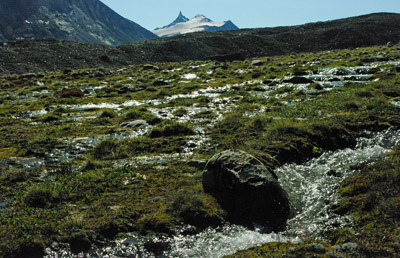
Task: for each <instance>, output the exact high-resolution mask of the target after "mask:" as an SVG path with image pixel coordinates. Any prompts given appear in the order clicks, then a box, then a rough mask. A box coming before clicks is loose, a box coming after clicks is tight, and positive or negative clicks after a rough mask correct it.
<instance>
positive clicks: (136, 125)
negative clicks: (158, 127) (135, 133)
mask: <svg viewBox="0 0 400 258" xmlns="http://www.w3.org/2000/svg"><path fill="white" fill-rule="evenodd" d="M120 126H121V127H124V128H133V129H138V128H139V129H140V128H145V127H148V126H149V124H148V123H147V122H146V121H145V120H135V121H131V122H124V123H121V124H120Z"/></svg>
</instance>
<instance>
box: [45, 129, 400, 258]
mask: <svg viewBox="0 0 400 258" xmlns="http://www.w3.org/2000/svg"><path fill="white" fill-rule="evenodd" d="M399 143H400V131H393V130H387V131H384V132H381V133H374V134H370V136H369V137H366V138H359V139H358V144H357V146H356V147H355V148H353V149H350V148H347V149H344V150H338V151H335V152H325V153H323V154H322V155H321V156H320V157H318V158H315V159H312V160H310V161H308V162H306V163H304V164H301V165H296V164H288V165H285V166H282V167H280V168H279V169H277V170H276V171H275V172H276V173H277V174H278V176H279V178H280V182H281V184H282V186H283V187H284V188H285V190H286V191H287V192H288V194H289V198H290V200H291V202H292V205H293V210H294V213H295V214H294V217H293V218H292V219H290V220H289V221H288V226H287V230H286V231H285V232H279V233H269V234H266V233H262V230H250V229H247V228H245V227H242V226H238V225H225V226H223V227H220V228H209V229H206V230H204V231H202V232H200V233H198V234H195V235H187V234H183V233H179V232H178V233H177V234H175V235H174V236H165V235H159V236H153V237H143V236H138V235H136V234H128V235H127V237H125V238H123V239H119V240H117V241H115V242H112V243H110V244H108V245H107V246H106V247H103V248H98V249H93V250H91V252H90V253H87V254H83V253H82V254H79V255H72V254H71V253H69V252H68V251H65V250H66V249H67V248H56V249H55V250H51V249H50V248H49V249H48V250H47V251H48V256H47V257H109V258H111V257H113V258H116V257H131V258H134V257H204V258H207V257H209V258H211V257H212V258H215V257H222V256H224V255H227V254H231V253H234V252H235V251H237V250H240V249H245V248H249V247H252V246H256V245H260V244H263V243H266V242H270V241H290V242H298V241H299V240H300V238H301V237H302V236H315V235H316V234H318V233H320V232H321V231H323V230H326V229H328V228H330V227H332V226H335V227H338V226H344V225H347V224H349V223H351V220H350V218H347V217H340V216H338V215H334V214H333V213H332V212H331V211H330V208H329V207H331V205H332V204H333V203H334V202H335V198H334V193H335V190H336V189H337V187H338V185H339V183H340V182H341V181H342V180H343V179H345V178H347V177H349V176H351V175H354V174H355V173H356V172H357V170H355V168H356V167H358V166H359V165H360V164H363V163H370V162H374V161H377V160H381V159H383V158H384V157H385V156H387V154H389V153H390V152H391V151H392V149H393V148H394V146H396V145H398V144H399Z"/></svg>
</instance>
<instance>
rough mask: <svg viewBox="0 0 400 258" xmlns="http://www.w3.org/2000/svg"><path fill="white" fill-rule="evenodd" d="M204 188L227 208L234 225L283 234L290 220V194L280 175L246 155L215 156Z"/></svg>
mask: <svg viewBox="0 0 400 258" xmlns="http://www.w3.org/2000/svg"><path fill="white" fill-rule="evenodd" d="M203 187H204V191H205V192H207V193H210V194H211V195H213V196H214V197H215V198H216V199H217V200H218V202H219V203H220V204H221V206H222V207H224V209H225V210H226V211H227V212H228V216H229V218H230V220H231V221H232V222H235V223H240V224H249V225H250V224H251V223H257V224H261V225H263V226H265V228H266V230H267V231H269V230H271V231H276V230H278V231H280V230H283V229H284V228H285V224H286V221H287V219H288V218H289V216H290V205H289V199H288V197H287V193H286V192H285V190H283V188H282V187H281V186H280V184H279V182H278V179H277V177H276V175H275V174H274V173H273V172H272V171H270V170H269V169H268V168H267V167H266V166H265V165H264V164H263V163H262V162H261V161H259V160H258V159H256V158H255V157H254V156H252V155H250V154H248V153H246V152H244V151H240V150H227V151H223V152H220V153H217V154H216V155H214V156H213V157H212V158H211V159H210V160H209V161H208V162H207V164H206V167H205V172H204V174H203Z"/></svg>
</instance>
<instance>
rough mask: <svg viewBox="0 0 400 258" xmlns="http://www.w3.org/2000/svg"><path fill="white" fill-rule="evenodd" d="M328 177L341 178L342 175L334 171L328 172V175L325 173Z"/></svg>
mask: <svg viewBox="0 0 400 258" xmlns="http://www.w3.org/2000/svg"><path fill="white" fill-rule="evenodd" d="M326 174H327V175H328V176H333V177H341V176H342V174H341V173H339V172H337V171H336V170H333V169H331V170H329V171H328V173H326Z"/></svg>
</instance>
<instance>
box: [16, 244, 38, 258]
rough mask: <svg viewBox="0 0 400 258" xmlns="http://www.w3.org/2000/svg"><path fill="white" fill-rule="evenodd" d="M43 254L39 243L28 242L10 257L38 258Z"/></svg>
mask: <svg viewBox="0 0 400 258" xmlns="http://www.w3.org/2000/svg"><path fill="white" fill-rule="evenodd" d="M44 254H45V250H44V248H43V246H42V245H41V244H39V243H35V242H30V243H26V244H23V245H22V246H21V247H20V248H19V249H18V250H17V251H16V252H15V253H14V254H13V255H12V256H10V257H31V258H40V257H43V256H44Z"/></svg>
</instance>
